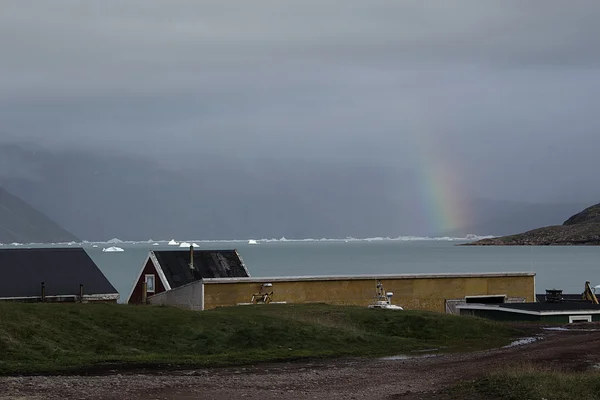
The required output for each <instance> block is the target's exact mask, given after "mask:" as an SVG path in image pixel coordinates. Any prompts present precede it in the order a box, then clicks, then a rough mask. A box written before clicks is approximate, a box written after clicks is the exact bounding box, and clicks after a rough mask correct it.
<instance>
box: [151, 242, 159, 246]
mask: <svg viewBox="0 0 600 400" xmlns="http://www.w3.org/2000/svg"><path fill="white" fill-rule="evenodd" d="M152 246H160V244H158V243H154V244H152Z"/></svg>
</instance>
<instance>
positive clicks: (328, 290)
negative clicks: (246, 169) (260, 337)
mask: <svg viewBox="0 0 600 400" xmlns="http://www.w3.org/2000/svg"><path fill="white" fill-rule="evenodd" d="M377 282H381V283H382V284H383V286H384V288H385V291H386V292H392V293H393V297H392V302H393V304H396V305H399V306H402V307H403V308H404V309H408V310H429V311H438V312H455V306H456V305H457V304H461V303H468V302H478V303H481V302H484V303H486V302H525V301H527V302H532V301H534V299H535V273H533V272H505V273H470V274H401V275H352V276H297V277H272V278H249V277H248V278H210V279H202V280H201V281H198V282H193V283H190V284H188V285H184V286H181V287H178V288H176V289H172V290H169V291H167V292H163V293H159V294H156V295H154V296H151V297H149V298H148V300H149V302H150V303H152V304H167V305H175V306H179V307H184V308H189V309H193V310H207V309H212V308H216V307H227V306H236V305H242V304H249V303H250V304H251V303H252V300H253V295H257V294H261V293H272V294H271V296H270V298H269V299H270V300H271V301H272V302H285V303H295V304H299V303H328V304H340V305H358V306H367V305H369V304H371V303H372V302H373V299H374V296H375V292H376V285H377Z"/></svg>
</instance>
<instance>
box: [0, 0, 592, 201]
mask: <svg viewBox="0 0 600 400" xmlns="http://www.w3.org/2000/svg"><path fill="white" fill-rule="evenodd" d="M0 10H1V11H0V50H1V57H0V132H1V133H0V134H1V135H2V136H1V138H2V139H4V140H15V139H23V138H26V139H35V140H39V141H40V142H41V143H45V144H46V145H49V146H50V145H51V146H54V147H66V146H69V147H75V148H76V147H86V148H119V149H120V150H122V151H124V152H135V153H141V154H148V155H153V156H156V155H161V156H162V157H163V158H168V159H169V160H170V161H171V162H172V161H173V157H172V155H173V154H184V153H187V152H190V151H194V152H206V153H211V154H212V155H214V156H220V155H223V156H224V157H234V158H236V159H243V160H253V159H260V158H265V157H268V158H275V159H289V158H292V159H308V160H310V159H315V160H321V161H323V160H325V161H335V162H338V163H347V164H353V163H367V164H373V165H375V166H378V167H381V168H386V169H390V170H396V171H398V173H399V174H401V173H403V171H406V170H408V171H415V170H417V172H418V170H419V169H421V168H423V166H424V165H429V164H431V159H432V158H435V159H436V164H437V166H438V168H447V169H448V170H449V171H451V173H455V174H457V175H459V176H460V180H461V181H463V184H462V187H463V188H464V190H468V191H469V192H470V193H469V194H472V195H477V196H481V195H486V196H489V197H494V198H501V199H514V200H532V201H539V200H548V199H551V200H569V201H575V200H577V201H589V200H590V198H592V197H593V196H596V195H600V193H599V192H598V191H596V190H595V189H590V188H589V186H590V183H591V182H597V157H596V154H597V149H598V148H600V118H599V117H598V110H599V109H600V102H599V100H598V96H599V93H600V74H599V69H600V51H599V49H598V43H597V41H598V38H599V37H600V24H598V21H597V18H598V15H600V2H599V1H597V0H589V1H584V0H581V1H569V2H566V1H563V0H560V1H558V0H556V1H555V0H543V1H542V0H539V1H536V0H531V1H517V0H515V1H509V0H498V1H491V0H488V1H486V0H473V1H452V2H450V1H448V2H442V1H439V2H438V1H435V2H434V1H382V0H379V1H364V0H346V1H342V2H340V1H330V0H318V1H307V0H304V1H292V2H290V1H287V2H282V1H275V0H273V1H267V0H255V1H251V2H250V1H245V0H230V1H204V0H201V1H168V2H167V1H153V0H145V1H127V2H122V1H99V2H92V1H61V0H55V1H36V2H24V1H22V0H15V1H7V0H0ZM399 176H401V175H399ZM399 185H400V186H401V182H399Z"/></svg>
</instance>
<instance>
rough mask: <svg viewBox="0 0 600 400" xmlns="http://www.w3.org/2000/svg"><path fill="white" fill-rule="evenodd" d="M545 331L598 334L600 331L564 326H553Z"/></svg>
mask: <svg viewBox="0 0 600 400" xmlns="http://www.w3.org/2000/svg"><path fill="white" fill-rule="evenodd" d="M542 329H543V330H545V331H567V332H597V331H600V329H595V328H591V329H585V328H563V327H562V326H553V327H549V328H542Z"/></svg>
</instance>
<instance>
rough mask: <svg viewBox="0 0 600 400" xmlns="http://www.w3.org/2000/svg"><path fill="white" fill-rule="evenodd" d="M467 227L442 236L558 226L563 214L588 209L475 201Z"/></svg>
mask: <svg viewBox="0 0 600 400" xmlns="http://www.w3.org/2000/svg"><path fill="white" fill-rule="evenodd" d="M467 204H468V207H466V208H467V209H468V210H469V215H468V220H469V221H470V222H469V223H468V224H466V225H464V226H463V227H461V228H458V229H454V230H452V231H449V232H442V234H441V236H450V237H465V236H466V235H468V234H475V235H479V236H486V235H493V236H504V235H510V234H514V233H515V232H526V231H529V230H532V229H536V228H538V227H540V226H552V225H558V224H560V223H561V222H562V218H561V217H560V216H561V215H571V214H573V213H575V212H577V211H578V210H581V209H582V208H584V207H585V204H582V203H526V202H518V201H501V200H493V199H473V200H471V201H468V202H467Z"/></svg>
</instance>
